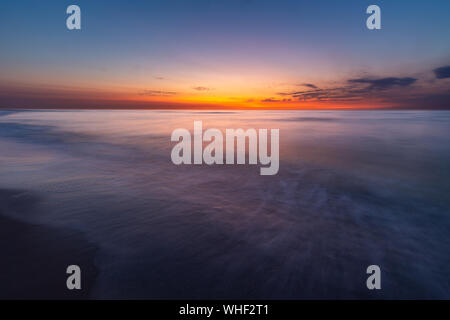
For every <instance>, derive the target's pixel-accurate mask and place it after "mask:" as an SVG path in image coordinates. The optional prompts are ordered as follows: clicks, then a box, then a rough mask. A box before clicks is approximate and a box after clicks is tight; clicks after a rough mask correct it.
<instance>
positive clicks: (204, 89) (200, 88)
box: [192, 87, 211, 91]
mask: <svg viewBox="0 0 450 320" xmlns="http://www.w3.org/2000/svg"><path fill="white" fill-rule="evenodd" d="M192 89H194V90H197V91H209V90H211V88H208V87H193V88H192Z"/></svg>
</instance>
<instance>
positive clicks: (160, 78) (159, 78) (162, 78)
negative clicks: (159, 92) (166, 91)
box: [154, 77, 166, 80]
mask: <svg viewBox="0 0 450 320" xmlns="http://www.w3.org/2000/svg"><path fill="white" fill-rule="evenodd" d="M154 78H155V79H157V80H165V79H166V78H164V77H154Z"/></svg>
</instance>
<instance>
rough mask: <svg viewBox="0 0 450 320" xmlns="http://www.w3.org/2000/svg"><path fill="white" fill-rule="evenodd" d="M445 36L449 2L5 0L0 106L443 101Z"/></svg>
mask: <svg viewBox="0 0 450 320" xmlns="http://www.w3.org/2000/svg"><path fill="white" fill-rule="evenodd" d="M70 4H77V5H79V6H80V7H81V13H82V30H79V31H69V30H67V29H66V25H65V20H66V18H67V14H66V13H65V11H66V8H67V6H69V5H70ZM370 4H377V5H379V6H380V7H381V10H382V29H381V30H376V31H370V30H368V29H367V28H366V26H365V20H366V18H367V16H368V15H366V14H365V9H366V8H367V6H368V5H370ZM448 39H450V1H446V0H445V1H444V0H442V1H437V0H435V1H400V0H397V1H322V0H319V1H300V0H296V1H265V0H259V1H252V0H247V1H244V0H242V1H232V0H231V1H230V0H228V1H222V0H209V1H206V0H195V1H188V0H184V1H170V0H166V1H156V0H152V1H114V0H109V1H98V0H96V1H57V0H54V1H22V0H14V1H9V0H7V1H5V0H3V1H2V2H1V3H0V41H1V43H2V45H1V50H0V69H1V70H2V72H1V73H0V107H45V106H49V107H55V106H59V107H77V106H79V107H95V106H98V107H107V106H108V105H110V106H113V107H114V106H119V107H120V106H123V107H133V106H136V107H158V106H162V107H164V106H169V107H173V106H180V107H182V106H187V107H193V106H195V105H199V104H200V105H205V106H225V107H239V106H251V107H277V108H278V107H284V106H286V107H292V108H320V107H378V106H382V107H401V108H405V107H411V108H417V107H419V108H450V105H449V103H450V98H449V96H450V92H449V80H448V77H447V76H444V77H437V75H436V72H435V71H434V70H436V68H440V67H446V66H448V65H450V41H448ZM443 72H444V73H445V74H446V72H447V71H446V69H444V71H443ZM406 79H414V80H411V81H408V80H406ZM349 80H351V81H349ZM354 80H357V81H354ZM358 80H359V81H358ZM376 81H381V82H376ZM380 83H381V84H382V85H377V84H380ZM304 84H312V85H314V86H304ZM374 84H375V85H374ZM424 104H425V105H424Z"/></svg>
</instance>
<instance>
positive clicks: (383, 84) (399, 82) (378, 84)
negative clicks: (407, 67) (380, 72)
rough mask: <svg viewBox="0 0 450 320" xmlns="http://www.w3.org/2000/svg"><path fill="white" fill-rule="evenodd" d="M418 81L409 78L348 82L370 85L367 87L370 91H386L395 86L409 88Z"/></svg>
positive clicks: (350, 81)
mask: <svg viewBox="0 0 450 320" xmlns="http://www.w3.org/2000/svg"><path fill="white" fill-rule="evenodd" d="M416 81H417V79H415V78H408V77H406V78H396V77H389V78H380V79H370V78H359V79H350V80H348V82H349V83H362V84H368V85H369V86H368V87H367V89H369V90H384V89H390V88H392V87H394V86H400V87H407V86H410V85H412V84H413V83H414V82H416Z"/></svg>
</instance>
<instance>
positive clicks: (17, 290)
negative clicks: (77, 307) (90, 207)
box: [0, 189, 97, 300]
mask: <svg viewBox="0 0 450 320" xmlns="http://www.w3.org/2000/svg"><path fill="white" fill-rule="evenodd" d="M37 202H38V199H36V198H35V197H33V196H32V195H30V194H29V193H27V192H24V191H18V190H4V189H2V190H0V254H1V257H2V258H1V263H0V284H1V286H0V287H1V289H0V299H12V300H15V299H87V298H89V294H90V291H91V289H92V287H93V285H94V283H95V279H96V275H97V268H96V267H95V265H94V259H95V253H96V250H97V249H96V248H95V246H94V245H92V244H89V243H88V242H87V240H86V239H85V238H84V237H83V236H82V235H81V234H80V233H79V232H74V231H72V230H70V229H65V228H58V229H56V228H50V227H46V226H42V225H37V224H31V223H26V222H21V221H17V220H13V219H11V218H7V217H5V216H4V214H5V213H6V212H8V213H9V214H10V215H11V214H14V212H17V211H19V210H20V211H21V212H22V213H26V212H30V211H32V210H36V204H37ZM71 264H77V265H79V266H80V268H81V270H82V289H81V290H68V289H67V287H66V278H67V277H68V275H66V268H67V266H69V265H71Z"/></svg>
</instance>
